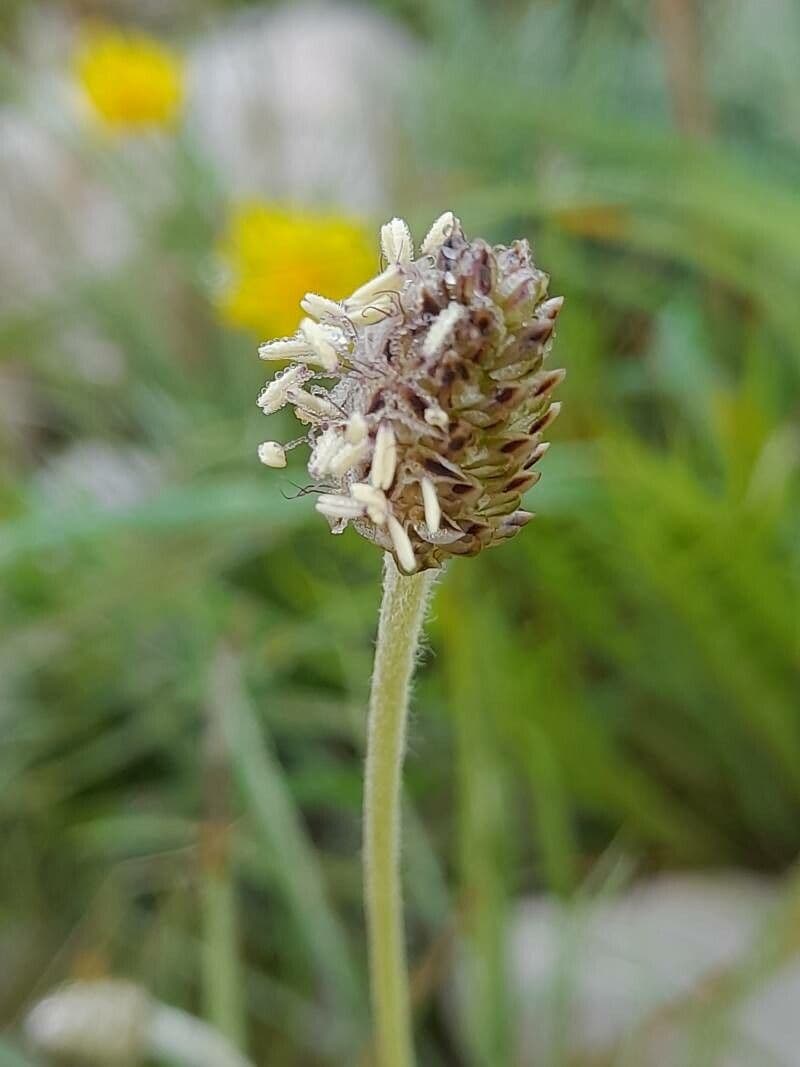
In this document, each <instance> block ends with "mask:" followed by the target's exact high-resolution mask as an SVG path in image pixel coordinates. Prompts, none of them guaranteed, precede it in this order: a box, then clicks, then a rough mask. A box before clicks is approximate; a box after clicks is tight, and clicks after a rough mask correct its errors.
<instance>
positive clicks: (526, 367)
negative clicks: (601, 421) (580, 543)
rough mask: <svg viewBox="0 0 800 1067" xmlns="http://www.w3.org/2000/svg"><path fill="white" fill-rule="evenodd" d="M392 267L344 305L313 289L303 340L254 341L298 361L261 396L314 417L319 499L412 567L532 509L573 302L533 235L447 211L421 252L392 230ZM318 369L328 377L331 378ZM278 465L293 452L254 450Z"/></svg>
mask: <svg viewBox="0 0 800 1067" xmlns="http://www.w3.org/2000/svg"><path fill="white" fill-rule="evenodd" d="M381 250H382V254H383V266H384V269H383V270H382V271H381V273H380V274H378V275H377V277H375V278H373V279H372V280H371V281H369V282H367V283H366V284H365V285H363V286H361V288H360V289H357V290H356V292H354V293H353V294H352V296H350V297H348V298H347V299H346V300H343V301H341V302H337V301H333V300H329V299H327V298H326V297H324V296H318V295H317V294H315V293H308V294H307V295H306V297H305V298H304V299H303V300H302V301H301V306H302V308H303V311H304V312H305V313H306V315H307V318H304V319H303V320H302V322H301V323H300V328H299V330H298V331H297V333H296V334H295V335H294V336H293V337H285V338H282V339H280V340H277V341H270V342H268V343H267V344H264V345H262V346H261V348H260V349H259V355H260V356H261V358H262V359H266V360H281V361H289V366H288V367H286V368H285V369H284V370H282V371H280V372H279V373H278V374H276V376H275V377H274V378H273V379H272V380H271V381H270V382H268V383H267V385H266V386H265V387H264V389H263V390H262V391H261V393H260V395H259V398H258V405H259V407H260V408H261V409H262V411H264V412H265V414H268V415H269V414H272V413H273V412H275V411H278V410H279V409H280V408H282V407H284V406H285V405H287V404H291V405H292V406H293V407H294V412H295V415H296V416H297V418H298V419H299V420H300V422H301V423H303V424H305V426H307V427H308V430H307V433H306V434H305V436H304V437H302V438H299V439H298V440H296V441H293V442H292V444H291V445H289V446H287V447H293V446H294V445H297V444H300V443H302V442H304V441H305V442H307V443H308V445H309V446H310V448H311V456H310V459H309V462H308V472H309V475H310V476H311V479H312V481H313V486H312V487H311V488H312V489H313V491H315V492H317V493H318V494H319V495H318V497H317V502H316V508H317V511H319V512H321V513H322V514H323V515H324V516H325V517H326V518H327V520H328V522H329V524H330V527H331V530H332V532H333V533H341V532H342V530H344V529H345V527H346V526H347V525H348V523H351V522H352V524H353V525H354V526H355V528H356V530H357V531H358V532H359V533H360V534H361V535H362V536H363V537H366V538H367V539H368V540H370V541H373V542H375V544H377V545H379V546H380V547H381V548H383V549H385V550H386V551H388V552H391V553H392V555H393V556H394V558H395V561H396V562H397V564H398V566H399V567H400V569H401V570H402V571H404V572H406V573H412V572H413V571H416V570H424V569H428V568H437V567H441V566H442V565H443V564H444V563H445V562H446V560H447V559H448V557H450V556H472V555H475V554H476V553H477V552H480V550H481V549H482V548H486V547H488V546H490V545H494V544H498V543H500V542H501V541H504V540H507V539H508V538H509V537H513V536H514V535H515V534H516V533H517V532H518V531H519V530H520V529H521V528H522V527H523V526H525V524H526V523H527V522H528V521H529V520H530V519H531V518H532V516H531V514H530V513H529V512H527V511H523V510H520V504H521V498H522V494H523V493H525V492H526V490H528V489H530V487H531V486H532V485H534V484H535V483H536V482H537V481H538V479H539V472H538V471H535V470H534V469H533V468H534V466H535V465H536V464H537V463H538V461H539V460H540V459H541V458H542V456H543V455H544V454H545V452H546V451H547V448H548V445H547V443H545V442H544V441H542V433H543V432H544V430H545V428H546V427H547V426H549V425H550V423H551V422H552V421H553V420H554V419H555V417H556V416H557V415H558V412H559V409H560V406H561V405H560V404H558V403H551V402H550V394H551V392H552V390H553V389H554V388H555V386H556V385H558V383H559V382H560V381H561V380H562V378H563V377H564V371H563V370H545V369H544V367H543V364H544V360H545V358H546V357H547V355H548V352H549V350H550V347H551V345H552V340H553V333H554V329H555V323H556V318H557V317H558V313H559V311H560V310H561V305H562V303H563V298H562V297H554V298H551V299H546V296H547V285H548V281H549V278H548V276H547V275H546V274H545V273H544V272H543V271H541V270H539V269H538V268H537V267H536V266H534V264H533V262H532V260H531V251H530V247H529V245H528V242H527V241H525V240H520V241H514V242H512V244H510V245H509V246H508V247H506V246H505V245H495V246H494V247H492V246H491V245H489V244H487V243H486V242H485V241H482V240H473V241H470V240H468V239H467V238H466V237H465V236H464V232H463V230H462V228H461V223H460V221H459V220H458V219H457V218H456V217H455V216H454V215H453V214H452V213H451V212H446V213H445V214H444V215H442V216H441V218H439V219H437V220H436V222H435V223H434V224H433V226H432V228H431V230H430V232H429V233H428V235H427V237H426V238H425V240H424V241H423V242H422V246H421V249H420V254H419V256H417V257H416V258H415V256H414V247H413V243H412V240H411V234H410V232H409V229H408V226H407V225H406V224H405V222H403V221H402V220H401V219H392V220H391V222H387V223H386V225H385V226H383V227H382V229H381ZM319 378H326V379H331V380H332V383H333V384H332V385H330V386H329V387H328V388H325V387H324V386H322V385H320V384H318V379H319ZM258 452H259V458H260V459H261V461H262V462H263V463H265V464H266V465H267V466H268V467H284V466H285V465H286V448H284V446H282V445H280V444H278V442H276V441H265V442H264V443H263V444H262V445H260V446H259V450H258Z"/></svg>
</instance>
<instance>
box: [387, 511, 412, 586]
mask: <svg viewBox="0 0 800 1067" xmlns="http://www.w3.org/2000/svg"><path fill="white" fill-rule="evenodd" d="M387 521H388V525H389V536H390V537H391V539H392V544H393V545H394V550H395V552H396V553H397V561H398V563H399V564H400V566H401V567H402V569H403V570H404V571H405V572H406V574H412V573H413V572H414V571H415V570H416V569H417V561H416V558H415V556H414V548H413V546H412V544H411V538H410V537H409V536H408V534H407V533H406V531H405V530H404V529H403V527H402V526H401V525H400V523H399V522H398V521H397V519H396V518H395V517H394V515H392V514H390V515H389V516H388V519H387Z"/></svg>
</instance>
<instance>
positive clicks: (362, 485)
mask: <svg viewBox="0 0 800 1067" xmlns="http://www.w3.org/2000/svg"><path fill="white" fill-rule="evenodd" d="M350 492H351V493H352V494H353V499H354V500H357V501H358V502H359V504H363V505H364V506H365V507H366V509H367V515H368V516H369V517H370V519H371V520H372V521H373V522H374V523H375V525H376V526H384V525H385V524H386V520H387V519H388V518H389V502H388V500H387V499H386V497H385V496H384V494H383V492H382V491H381V490H380V489H376V488H375V486H374V485H367V483H366V482H353V484H352V485H351V486H350Z"/></svg>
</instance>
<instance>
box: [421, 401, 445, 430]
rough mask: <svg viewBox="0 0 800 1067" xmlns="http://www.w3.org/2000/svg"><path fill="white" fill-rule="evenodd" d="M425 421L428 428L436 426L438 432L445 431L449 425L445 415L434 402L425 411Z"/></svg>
mask: <svg viewBox="0 0 800 1067" xmlns="http://www.w3.org/2000/svg"><path fill="white" fill-rule="evenodd" d="M425 421H426V422H427V424H428V425H429V426H438V427H439V429H440V430H446V429H447V427H448V426H449V425H450V419H449V418H448V417H447V413H446V412H445V411H443V410H442V409H441V408H440V407H439V405H438V404H437V403H436V402H435V401H434V402H433V403H432V404H431V405H430V407H428V408H426V409H425Z"/></svg>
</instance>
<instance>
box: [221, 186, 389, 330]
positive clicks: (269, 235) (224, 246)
mask: <svg viewBox="0 0 800 1067" xmlns="http://www.w3.org/2000/svg"><path fill="white" fill-rule="evenodd" d="M220 253H221V257H222V259H223V261H224V263H225V266H226V268H227V271H228V274H229V282H228V284H227V286H226V288H225V290H224V291H223V293H222V294H221V296H220V300H219V308H220V312H221V314H222V317H223V318H224V319H225V321H226V322H228V323H230V324H231V325H233V326H239V327H243V328H244V329H247V330H252V331H253V332H254V333H257V334H259V335H260V336H264V337H267V336H272V337H274V336H280V335H284V334H289V333H291V332H292V331H293V330H294V329H296V327H297V324H298V321H299V317H300V316H299V313H298V311H297V305H298V303H299V301H300V300H301V299H302V298H303V296H304V295H305V294H306V293H307V292H314V293H321V292H324V293H326V294H329V295H330V296H332V297H333V298H334V299H340V298H342V297H345V296H347V295H348V294H349V293H351V292H352V291H353V290H354V289H355V288H357V287H358V286H359V285H360V284H361V283H362V282H363V281H364V279H365V278H369V277H370V276H371V275H372V274H373V273H374V272H375V263H376V259H375V252H374V250H373V244H372V242H371V241H370V240H369V235H368V233H367V231H366V230H365V229H364V227H363V226H362V224H361V223H360V222H358V221H356V220H354V219H350V218H346V217H343V216H340V215H327V214H314V213H311V212H295V211H291V210H286V209H283V208H281V207H279V206H277V205H272V204H262V203H258V202H249V203H244V204H242V205H241V206H240V207H239V208H237V209H236V211H235V212H234V214H233V216H232V218H231V220H230V223H229V226H228V230H227V232H226V233H225V234H224V236H223V239H222V242H221V244H220Z"/></svg>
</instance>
